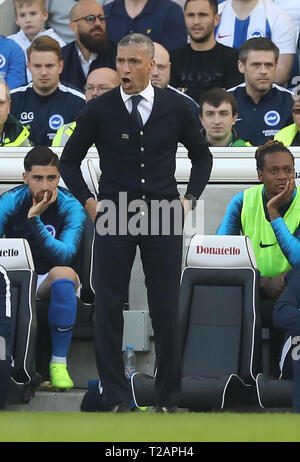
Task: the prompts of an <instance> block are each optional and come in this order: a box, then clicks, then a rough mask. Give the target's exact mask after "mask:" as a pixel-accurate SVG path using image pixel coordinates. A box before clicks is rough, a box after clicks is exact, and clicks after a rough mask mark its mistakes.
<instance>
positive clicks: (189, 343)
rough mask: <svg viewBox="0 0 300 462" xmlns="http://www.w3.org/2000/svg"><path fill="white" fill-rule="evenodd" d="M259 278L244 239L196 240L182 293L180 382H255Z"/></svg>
mask: <svg viewBox="0 0 300 462" xmlns="http://www.w3.org/2000/svg"><path fill="white" fill-rule="evenodd" d="M257 278H258V271H257V270H256V262H255V257H254V253H253V250H252V246H251V243H250V241H249V239H248V238H246V237H244V236H194V238H193V239H192V241H191V244H190V247H189V250H188V254H187V267H186V268H185V269H184V270H183V273H182V280H181V292H180V322H181V332H182V338H183V377H189V376H197V377H205V378H218V377H222V376H224V375H228V374H237V375H238V376H239V377H241V378H242V380H244V381H245V382H246V383H251V382H253V381H255V377H256V374H257V372H258V371H259V368H260V360H259V361H257V358H258V357H259V356H260V355H257V354H256V353H258V351H259V348H260V346H259V345H260V340H259V332H260V330H259V320H258V319H257V315H256V305H257V301H258V284H257Z"/></svg>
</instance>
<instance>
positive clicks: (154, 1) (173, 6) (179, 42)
mask: <svg viewBox="0 0 300 462" xmlns="http://www.w3.org/2000/svg"><path fill="white" fill-rule="evenodd" d="M104 12H105V14H107V15H108V19H107V23H106V24H107V34H108V37H109V38H110V39H111V40H112V41H113V42H115V43H116V44H118V42H119V41H120V40H121V38H122V37H125V36H126V35H128V34H131V33H134V32H135V33H140V34H144V35H146V36H147V37H149V38H151V40H153V41H154V42H158V43H160V44H161V45H163V46H164V47H165V48H166V49H167V50H169V51H170V50H173V49H175V48H179V47H183V46H184V45H185V44H186V41H187V34H186V27H185V24H184V16H183V11H182V8H181V7H180V6H179V5H177V3H176V2H174V1H171V0H114V1H113V2H111V3H109V4H108V5H106V6H105V7H104Z"/></svg>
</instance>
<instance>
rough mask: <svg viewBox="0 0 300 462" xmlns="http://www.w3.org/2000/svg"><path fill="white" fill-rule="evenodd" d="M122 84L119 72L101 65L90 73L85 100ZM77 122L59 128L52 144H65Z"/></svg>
mask: <svg viewBox="0 0 300 462" xmlns="http://www.w3.org/2000/svg"><path fill="white" fill-rule="evenodd" d="M118 85H120V79H119V76H118V74H117V72H116V71H115V70H114V69H111V68H110V67H100V68H99V69H94V70H93V71H92V72H90V73H89V75H88V78H87V81H86V85H85V87H84V92H85V100H86V102H87V103H88V102H89V101H90V100H91V99H93V98H97V97H98V96H101V95H103V94H104V93H106V92H107V91H109V90H112V89H113V88H115V87H117V86H118ZM75 127H76V122H70V123H68V124H65V125H63V126H62V127H60V128H59V130H57V133H56V135H55V138H54V140H53V142H52V146H56V147H57V146H64V145H65V144H66V142H67V141H68V139H69V137H70V136H71V135H72V133H73V131H74V130H75Z"/></svg>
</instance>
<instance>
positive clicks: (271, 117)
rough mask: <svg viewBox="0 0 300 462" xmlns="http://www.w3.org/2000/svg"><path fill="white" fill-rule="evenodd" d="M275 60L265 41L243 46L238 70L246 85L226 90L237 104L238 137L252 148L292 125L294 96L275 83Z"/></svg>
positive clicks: (275, 50) (274, 48) (254, 40)
mask: <svg viewBox="0 0 300 462" xmlns="http://www.w3.org/2000/svg"><path fill="white" fill-rule="evenodd" d="M278 56H279V51H278V48H277V46H276V45H275V44H274V43H273V42H272V41H271V40H270V39H268V38H265V37H258V38H252V39H249V40H247V41H246V42H244V43H243V45H242V46H241V48H240V52H239V69H240V71H241V72H242V73H243V74H244V77H245V83H242V84H240V85H238V86H237V87H234V88H230V89H229V90H228V91H229V92H231V93H233V94H234V96H235V97H236V100H237V104H238V114H239V117H238V119H237V120H236V131H237V133H238V136H239V137H240V138H242V139H244V140H247V141H250V143H251V144H252V145H253V146H258V145H260V144H263V143H264V142H265V141H267V140H268V139H273V137H274V136H275V135H276V133H277V132H278V131H279V130H281V128H283V127H285V126H286V125H288V124H290V123H291V122H292V116H291V112H292V106H293V94H292V92H291V91H289V90H287V89H286V88H283V87H280V86H278V85H277V84H275V83H274V79H275V74H276V69H277V61H278Z"/></svg>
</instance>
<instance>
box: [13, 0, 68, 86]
mask: <svg viewBox="0 0 300 462" xmlns="http://www.w3.org/2000/svg"><path fill="white" fill-rule="evenodd" d="M13 4H14V10H15V21H16V23H17V25H18V26H19V27H20V30H19V32H17V33H16V34H13V35H9V36H8V38H10V39H12V40H14V41H15V42H16V43H17V44H18V45H20V47H21V48H22V49H23V51H24V54H25V59H27V55H26V50H27V48H28V47H29V46H30V44H31V42H32V41H33V40H34V39H35V38H36V37H40V36H42V35H49V36H50V37H52V38H53V39H55V40H57V41H58V43H59V44H60V46H61V47H63V46H64V45H65V42H64V41H63V40H62V39H61V38H60V37H59V36H58V35H57V34H56V33H55V32H54V30H53V29H47V30H45V28H44V23H45V21H46V19H47V17H48V13H47V10H46V0H13ZM31 80H32V78H31V74H30V72H29V69H27V81H28V82H30V81H31Z"/></svg>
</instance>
